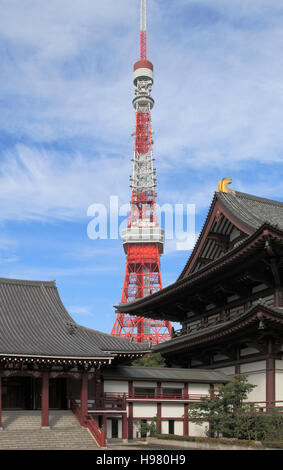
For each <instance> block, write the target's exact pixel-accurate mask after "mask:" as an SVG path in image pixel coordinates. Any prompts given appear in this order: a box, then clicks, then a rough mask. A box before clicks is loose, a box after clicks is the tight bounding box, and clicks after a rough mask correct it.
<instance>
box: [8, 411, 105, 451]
mask: <svg viewBox="0 0 283 470" xmlns="http://www.w3.org/2000/svg"><path fill="white" fill-rule="evenodd" d="M49 418H50V427H49V428H45V429H42V428H41V412H40V411H39V412H37V411H30V412H29V411H4V412H3V419H2V425H3V430H2V431H0V450H15V449H19V450H26V449H31V450H36V449H42V450H56V449H62V450H63V449H64V450H77V449H84V450H98V449H99V447H98V446H97V444H96V442H95V440H94V439H93V437H92V435H91V434H90V432H89V431H88V430H87V429H86V428H82V427H81V426H80V424H79V422H78V420H77V418H76V417H75V415H74V414H73V413H72V412H71V411H69V410H67V411H57V410H56V411H53V410H52V411H50V416H49Z"/></svg>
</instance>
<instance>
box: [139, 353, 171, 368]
mask: <svg viewBox="0 0 283 470" xmlns="http://www.w3.org/2000/svg"><path fill="white" fill-rule="evenodd" d="M132 366H137V367H139V366H142V367H166V364H165V359H164V358H163V357H162V356H161V354H160V353H150V354H146V355H145V356H143V357H141V358H139V359H136V360H135V361H133V362H132Z"/></svg>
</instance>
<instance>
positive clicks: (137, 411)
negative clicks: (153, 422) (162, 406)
mask: <svg viewBox="0 0 283 470" xmlns="http://www.w3.org/2000/svg"><path fill="white" fill-rule="evenodd" d="M133 415H134V418H154V416H156V415H157V404H156V403H134V406H133Z"/></svg>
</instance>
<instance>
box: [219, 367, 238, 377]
mask: <svg viewBox="0 0 283 470" xmlns="http://www.w3.org/2000/svg"><path fill="white" fill-rule="evenodd" d="M214 370H216V371H217V372H222V373H223V374H226V375H235V366H229V367H221V368H219V369H218V368H217V369H214Z"/></svg>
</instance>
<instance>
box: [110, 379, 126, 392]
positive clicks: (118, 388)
mask: <svg viewBox="0 0 283 470" xmlns="http://www.w3.org/2000/svg"><path fill="white" fill-rule="evenodd" d="M128 391H129V386H128V382H127V380H121V381H120V380H105V381H104V392H111V393H128Z"/></svg>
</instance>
